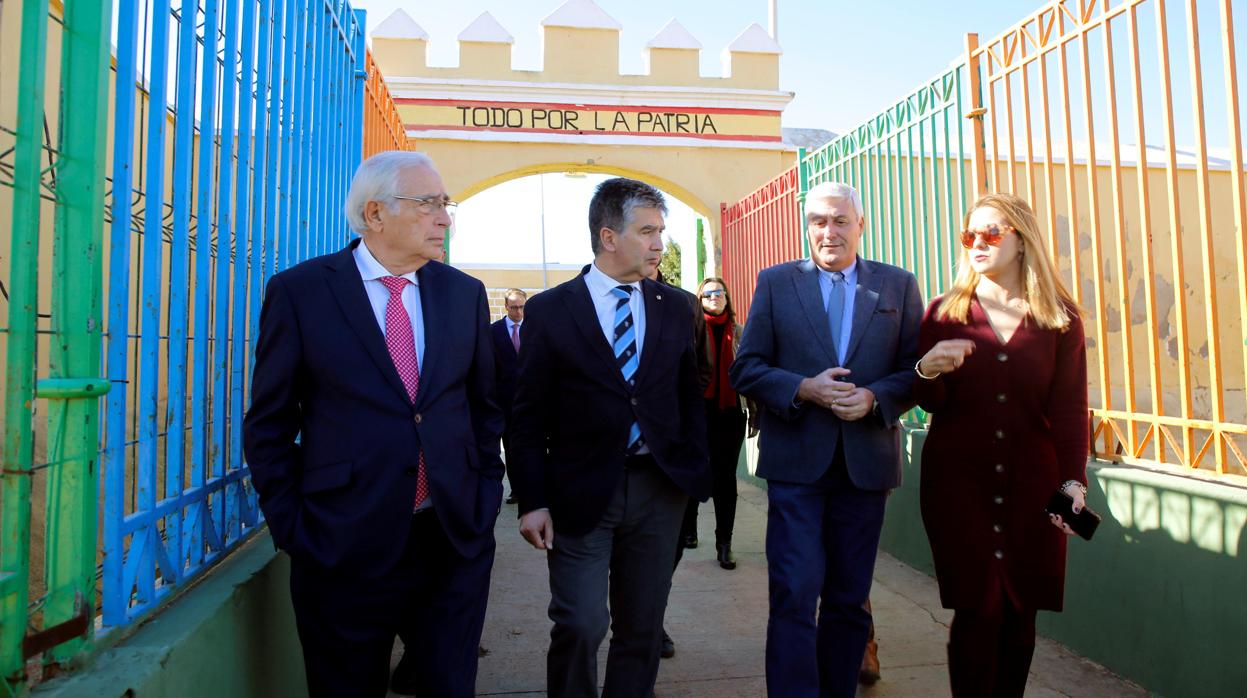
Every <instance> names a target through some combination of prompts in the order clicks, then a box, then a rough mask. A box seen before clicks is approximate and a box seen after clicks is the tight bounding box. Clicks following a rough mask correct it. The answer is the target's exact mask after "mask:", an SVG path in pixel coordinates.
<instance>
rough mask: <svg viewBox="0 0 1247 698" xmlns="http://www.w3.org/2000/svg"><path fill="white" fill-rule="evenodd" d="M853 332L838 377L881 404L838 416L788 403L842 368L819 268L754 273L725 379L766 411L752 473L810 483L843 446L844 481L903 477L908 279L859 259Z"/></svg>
mask: <svg viewBox="0 0 1247 698" xmlns="http://www.w3.org/2000/svg"><path fill="white" fill-rule="evenodd" d="M856 294H857V295H856V296H855V298H854V303H853V329H852V333H851V336H850V338H849V347H848V351H847V353H846V354H845V363H844V367H845V368H847V369H849V370H850V371H852V374H851V375H848V376H846V377H845V378H844V379H843V380H845V381H848V382H850V383H853V384H854V385H858V386H862V387H865V388H869V389H870V390H872V391H873V392H874V394H875V399H876V400H877V402H878V410H877V411H876V412H873V413H870V414H867V415H866V416H865V417H863V418H862V419H859V420H856V421H851V422H845V421H841V420H840V419H839V418H838V417H836V416H835V415H834V414H833V413H832V412H831V410H827V409H823V408H821V407H818V406H815V405H811V404H800V405H797V404H794V399H795V398H796V395H797V388H798V386H800V384H801V380H802V379H803V378H808V377H811V376H814V375H817V374H818V373H821V372H822V371H824V370H826V369H828V368H832V367H834V366H838V365H839V361H838V359H837V354H836V351H835V347H834V346H833V340H832V337H831V329H830V327H829V323H828V321H827V312H826V310H825V309H824V306H823V294H822V290H821V289H820V287H819V282H818V270H817V267H816V266H815V265H814V262H813V261H812V260H809V259H803V260H797V261H793V262H785V263H783V264H778V265H776V266H773V267H770V268H768V269H763V270H762V272H761V273H760V274H758V286H757V289H756V290H755V291H754V295H753V303H752V304H751V305H750V306H749V318H748V322H747V323H746V324H745V331H744V336H743V337H742V338H741V342H740V349H739V350H738V351H737V353H736V361H735V363H733V364H732V367H731V369H730V372H729V375H730V377H731V381H732V385H733V387H735V388H736V390H737V392H739V393H740V394H742V395H745V396H747V397H750V398H752V399H753V400H755V401H756V402H757V403H758V404H759V405H761V406H763V407H765V408H767V409H765V410H763V411H762V414H761V415H760V418H759V425H758V426H759V428H760V430H761V436H760V440H759V444H758V472H757V474H758V477H762V478H766V479H770V480H779V481H782V482H794V483H805V484H808V483H812V482H814V481H816V480H818V479H819V477H821V476H822V475H823V473H825V472H826V471H827V469H828V468H829V467H830V466H831V462H832V458H833V457H834V456H835V452H836V445H837V444H838V443H842V444H843V447H844V457H845V462H846V464H847V466H848V471H849V477H850V478H852V480H853V484H854V485H855V486H857V487H858V488H859V489H863V490H876V491H877V490H887V489H892V488H894V487H897V486H899V485H900V483H901V460H900V454H901V450H900V449H901V445H900V437H901V432H900V417H901V415H902V414H904V413H905V412H906V411H908V410H909V409H910V408H911V407H913V406H914V397H913V377H914V376H913V368H914V363H915V362H916V361H917V360H918V327H919V325H920V324H921V322H922V312H923V307H922V297H921V295H920V294H919V293H918V281H917V279H915V278H914V275H913V274H911V273H909V272H908V271H905V270H904V269H901V268H899V267H894V266H891V265H888V264H883V263H880V262H872V261H869V260H865V259H862V258H860V257H859V258H858V260H857V290H856Z"/></svg>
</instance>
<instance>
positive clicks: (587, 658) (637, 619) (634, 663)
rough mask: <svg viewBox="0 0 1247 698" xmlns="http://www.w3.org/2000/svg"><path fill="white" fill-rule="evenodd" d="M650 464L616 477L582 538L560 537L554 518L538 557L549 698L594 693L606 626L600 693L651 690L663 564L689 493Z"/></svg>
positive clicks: (665, 577)
mask: <svg viewBox="0 0 1247 698" xmlns="http://www.w3.org/2000/svg"><path fill="white" fill-rule="evenodd" d="M641 458H642V459H644V457H641ZM649 462H650V465H649V467H646V468H635V469H626V470H625V471H624V476H623V477H622V478H621V480H620V483H619V486H618V487H617V488H616V490H615V494H614V495H613V496H612V498H611V502H610V505H609V506H607V508H606V511H605V512H604V513H603V515H602V518H601V520H599V521H598V523H597V525H596V526H594V528H593V529H592V530H591V531H589V532H588V533H586V534H584V535H580V536H568V535H561V534H559V532H558V521H557V520H555V522H554V525H555V529H554V531H555V533H554V549H553V550H551V551H549V553H547V557H546V560H547V562H548V564H549V568H550V620H552V621H554V628H553V629H552V630H551V631H550V652H549V654H547V655H546V686H547V690H548V691H549V694H550V695H551V696H552V697H553V698H564V697H567V698H583V697H584V696H596V695H597V685H598V681H597V677H598V672H597V652H598V648H599V647H600V646H601V644H602V640H603V638H605V637H606V630H607V626H608V625H609V626H610V630H611V641H610V650H609V652H608V653H607V660H606V682H605V688H604V690H603V695H604V696H609V697H610V698H649V696H650V695H651V694H652V693H653V691H654V682H655V680H656V679H657V678H658V653H659V649H660V644H661V640H662V619H663V612H664V611H665V610H666V606H667V593H668V592H669V591H670V589H671V572H672V566H671V560H672V558H673V557H674V555H675V545H676V534H677V533H678V531H679V529H680V517H681V515H682V514H683V513H684V505H685V503H686V502H687V501H688V495H686V494H685V493H684V492H683V491H681V490H680V489H679V488H678V487H676V486H675V484H674V483H672V482H671V480H670V479H669V478H668V477H667V476H666V475H665V474H664V473H663V472H662V471H661V470H659V469H658V467H657V466H656V465H653V464H652V463H653V461H652V459H650V460H649ZM608 599H609V610H608V607H607V602H608Z"/></svg>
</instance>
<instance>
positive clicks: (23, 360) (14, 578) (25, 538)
mask: <svg viewBox="0 0 1247 698" xmlns="http://www.w3.org/2000/svg"><path fill="white" fill-rule="evenodd" d="M19 41H20V49H19V58H18V64H19V65H20V66H21V70H20V71H19V73H18V78H17V84H18V88H17V124H16V125H17V128H16V132H17V133H16V144H15V146H14V154H13V163H14V167H13V221H12V223H13V228H12V249H11V252H10V255H9V264H10V267H9V319H8V332H9V336H8V352H7V355H6V356H5V395H4V415H3V417H4V419H3V422H4V460H3V461H2V462H0V466H2V467H3V472H2V473H0V491H2V497H3V502H4V511H3V513H2V514H0V673H2V674H3V680H2V681H0V685H3V686H4V688H5V689H6V692H8V693H9V694H11V695H15V694H16V693H17V692H18V691H20V690H21V686H22V684H23V683H24V682H25V670H24V659H25V658H24V657H23V656H22V639H23V638H24V637H25V635H26V604H27V601H28V598H27V587H28V584H29V581H30V489H31V488H30V482H31V478H32V477H33V476H32V474H31V469H30V468H31V461H32V459H33V451H34V449H33V444H32V435H31V423H30V421H31V410H32V408H33V407H34V401H35V363H34V358H35V346H36V337H35V329H36V328H35V321H36V315H37V313H38V303H37V295H36V294H37V292H38V265H39V212H40V198H39V194H40V187H41V185H42V174H41V171H40V170H41V169H42V163H43V153H42V151H41V145H42V134H43V98H44V78H45V76H46V74H47V71H46V64H47V59H46V56H47V43H48V0H34V1H32V2H25V3H23V5H22V24H21V38H20V40H19Z"/></svg>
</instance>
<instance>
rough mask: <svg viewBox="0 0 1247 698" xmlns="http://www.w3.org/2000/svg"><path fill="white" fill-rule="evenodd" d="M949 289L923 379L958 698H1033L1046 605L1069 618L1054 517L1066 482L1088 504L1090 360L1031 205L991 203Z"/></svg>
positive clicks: (932, 520)
mask: <svg viewBox="0 0 1247 698" xmlns="http://www.w3.org/2000/svg"><path fill="white" fill-rule="evenodd" d="M960 241H961V245H962V248H963V249H962V253H961V260H960V263H959V264H958V270H957V277H956V279H955V280H954V281H953V284H952V287H951V288H950V289H949V290H948V292H947V293H945V294H944V295H942V296H941V297H939V298H937V299H935V300H934V301H932V302H931V304H930V306H929V307H928V308H927V313H926V316H925V317H924V318H923V321H922V329H921V332H920V334H919V346H918V350H919V352H920V353H921V355H922V358H921V359H920V360H919V361H918V363H917V364H916V365H915V367H914V370H915V372H916V373H917V374H918V375H917V377H916V378H915V380H914V385H915V396H916V397H917V399H918V404H919V406H920V407H922V408H923V409H924V410H926V411H927V412H930V413H931V415H932V417H931V426H930V431H929V432H928V435H927V439H926V443H925V445H924V446H923V449H922V482H921V486H920V497H921V503H922V520H923V524H924V525H925V527H926V530H927V537H928V539H929V541H930V544H931V552H932V554H933V556H934V558H935V573H936V578H937V580H938V582H939V588H940V600H941V601H942V603H943V605H944V607H945V608H952V609H954V610H955V613H954V615H953V623H952V628H951V630H950V633H949V643H948V670H949V679H950V683H951V686H952V692H953V695H954V696H958V697H961V696H1021V695H1022V694H1023V691H1024V690H1025V687H1026V677H1027V673H1028V671H1029V670H1030V663H1031V656H1032V654H1033V653H1034V649H1035V616H1036V612H1037V611H1038V610H1048V611H1060V610H1061V605H1062V598H1063V594H1064V588H1065V546H1066V537H1067V536H1068V535H1069V534H1072V533H1073V532H1072V531H1071V530H1070V529H1069V527H1068V526H1067V525H1066V524H1065V523H1064V522H1063V521H1062V520H1061V519H1060V517H1059V516H1053V515H1050V514H1047V513H1045V511H1044V510H1045V505H1046V504H1047V502H1048V499H1049V497H1051V496H1052V494H1053V492H1055V491H1056V490H1057V489H1058V488H1059V489H1061V490H1063V491H1064V492H1065V493H1066V494H1068V495H1069V496H1070V497H1071V498H1072V499H1073V500H1074V511H1076V512H1077V511H1081V510H1082V508H1083V506H1084V505H1085V496H1086V491H1087V488H1086V482H1087V475H1086V468H1087V451H1088V423H1087V360H1086V352H1085V347H1084V340H1083V327H1082V319H1081V317H1080V313H1079V309H1078V306H1077V304H1076V303H1075V302H1074V300H1073V298H1072V297H1071V296H1070V294H1069V292H1068V291H1067V290H1066V289H1065V287H1064V286H1063V285H1062V283H1061V280H1060V278H1059V277H1058V276H1057V270H1056V268H1055V265H1054V264H1053V262H1052V260H1051V259H1050V258H1049V256H1048V252H1047V249H1046V247H1045V246H1044V244H1043V240H1042V239H1041V238H1040V236H1039V225H1038V223H1037V222H1036V220H1035V214H1034V213H1033V212H1032V211H1031V209H1030V206H1028V205H1027V203H1026V201H1025V200H1023V199H1021V198H1020V197H1017V196H1014V195H1012V194H989V195H987V196H984V197H983V198H981V199H979V200H978V201H977V202H976V203H975V204H974V207H973V208H972V209H971V210H970V213H969V215H968V216H967V218H966V229H965V230H964V231H962V233H961V235H960Z"/></svg>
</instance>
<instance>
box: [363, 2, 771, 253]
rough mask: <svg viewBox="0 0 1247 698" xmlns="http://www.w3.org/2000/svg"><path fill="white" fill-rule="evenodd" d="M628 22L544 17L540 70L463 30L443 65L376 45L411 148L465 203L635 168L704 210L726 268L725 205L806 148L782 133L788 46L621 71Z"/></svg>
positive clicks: (652, 52)
mask: <svg viewBox="0 0 1247 698" xmlns="http://www.w3.org/2000/svg"><path fill="white" fill-rule="evenodd" d="M415 19H416V20H417V21H418V20H419V17H418V16H417V17H416V18H415ZM755 31H758V30H757V29H756V28H755ZM619 33H620V30H618V29H602V28H578V27H567V26H542V27H541V29H540V35H541V41H542V67H541V69H540V70H514V69H512V68H511V65H510V53H511V48H512V46H511V44H508V43H488V42H481V41H461V42H459V65H458V66H455V67H436V68H435V67H429V66H428V65H427V62H426V55H427V45H428V41H427V40H425V39H400V38H386V37H374V38H373V41H372V47H373V55H374V57H375V59H376V62H377V65H378V67H379V68H380V69H381V71H382V73H383V74H384V75H385V77H386V79H387V82H388V83H389V84H390V88H391V90H392V91H393V92H394V95H395V98H396V102H397V104H398V109H399V114H400V116H401V118H402V119H403V122H404V123H405V124H406V127H407V129H408V137H409V138H410V139H411V141H412V142H411V146H412V147H414V148H416V149H419V150H422V151H424V152H426V153H428V154H429V155H430V156H432V157H433V159H434V161H435V162H436V163H437V165H438V169H439V170H440V171H441V174H442V177H443V178H444V180H445V182H446V186H447V190H448V191H449V193H450V195H451V196H452V197H453V198H455V199H456V200H459V201H462V200H464V199H467V198H468V197H470V196H472V195H473V194H476V193H478V192H481V191H483V190H485V189H487V188H489V187H491V186H494V185H496V184H499V183H502V182H505V181H507V180H510V179H514V178H517V177H522V176H526V175H531V174H537V173H541V172H568V171H573V172H598V173H606V174H615V175H621V176H629V177H634V178H636V179H640V180H642V181H645V182H648V183H650V184H653V185H654V186H657V187H659V188H660V189H663V190H664V191H666V192H668V193H669V194H671V195H673V196H675V197H676V198H678V199H680V200H681V201H683V202H684V203H685V204H687V205H688V206H690V207H691V208H693V209H694V210H695V211H697V213H699V214H701V215H702V216H705V217H706V219H707V220H708V222H709V227H708V229H707V231H706V232H707V234H706V236H705V237H706V244H707V248H708V249H707V253H708V254H707V262H708V269H707V271H708V273H715V272H717V270H718V269H719V268H721V244H720V241H719V226H720V221H719V205H720V204H721V203H730V202H733V201H736V200H737V199H739V198H741V197H743V196H744V195H746V194H747V193H749V192H750V191H752V190H753V189H754V188H755V187H757V186H758V184H759V183H760V182H762V181H765V180H766V179H768V178H769V177H771V176H773V174H774V173H776V172H779V171H781V170H783V169H785V168H787V167H790V166H791V165H792V163H793V162H794V161H795V159H796V148H795V147H791V146H785V145H784V144H783V143H782V129H781V119H782V113H783V109H784V107H785V106H786V105H787V104H788V102H789V101H790V100H791V98H792V95H791V94H790V93H787V92H782V91H780V90H779V53H777V52H747V51H733V52H729V53H728V54H727V62H728V64H729V65H728V66H727V71H726V73H725V75H724V76H722V77H703V76H702V75H701V74H700V50H699V49H695V48H667V47H663V46H662V43H663V42H659V46H658V47H656V48H647V49H646V58H647V66H648V72H647V74H645V75H620V74H619V63H620V61H619ZM434 40H436V38H434ZM762 41H763V43H765V42H766V41H767V40H766V39H765V37H762ZM678 43H680V42H678V41H677V44H678ZM668 45H671V44H668ZM752 48H759V47H758V45H756V44H755V45H753V46H752ZM762 49H763V50H765V47H762Z"/></svg>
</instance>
